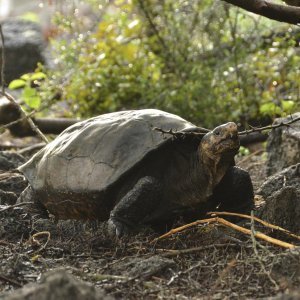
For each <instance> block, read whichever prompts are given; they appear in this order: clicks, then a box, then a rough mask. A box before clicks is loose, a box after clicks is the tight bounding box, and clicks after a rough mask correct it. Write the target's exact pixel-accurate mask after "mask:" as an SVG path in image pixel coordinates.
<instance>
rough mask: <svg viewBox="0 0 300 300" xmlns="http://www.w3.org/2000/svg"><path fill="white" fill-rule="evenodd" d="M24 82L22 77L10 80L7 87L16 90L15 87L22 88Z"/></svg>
mask: <svg viewBox="0 0 300 300" xmlns="http://www.w3.org/2000/svg"><path fill="white" fill-rule="evenodd" d="M25 84H26V82H25V81H24V80H22V79H15V80H13V81H11V82H10V84H9V86H8V88H9V89H11V90H16V89H20V88H23V87H24V86H25Z"/></svg>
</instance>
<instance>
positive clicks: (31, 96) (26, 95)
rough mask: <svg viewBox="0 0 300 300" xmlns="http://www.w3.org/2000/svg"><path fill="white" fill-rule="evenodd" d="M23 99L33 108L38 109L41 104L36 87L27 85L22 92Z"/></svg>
mask: <svg viewBox="0 0 300 300" xmlns="http://www.w3.org/2000/svg"><path fill="white" fill-rule="evenodd" d="M22 99H23V100H24V102H25V103H26V104H27V105H28V106H29V107H30V108H33V109H38V108H39V107H40V105H41V98H40V97H39V95H38V94H37V92H36V90H35V89H34V88H31V87H29V86H26V87H25V88H24V90H23V93H22Z"/></svg>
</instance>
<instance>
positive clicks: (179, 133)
mask: <svg viewBox="0 0 300 300" xmlns="http://www.w3.org/2000/svg"><path fill="white" fill-rule="evenodd" d="M297 121H300V117H299V118H295V119H291V120H290V121H288V122H280V123H278V124H272V125H268V126H264V127H252V128H251V129H249V130H244V131H240V132H239V133H238V135H248V134H250V133H254V132H259V133H261V132H262V131H265V130H270V129H271V130H272V129H275V128H278V127H283V126H286V127H289V126H290V125H291V124H293V123H295V122H297ZM153 130H156V131H159V132H161V133H162V134H170V135H173V136H174V137H175V138H182V137H187V136H191V137H193V136H194V137H202V136H204V135H205V134H206V133H208V132H209V131H210V130H209V129H206V128H200V127H199V131H202V132H195V131H175V130H173V129H169V130H165V129H162V128H158V127H153ZM206 130H207V131H206Z"/></svg>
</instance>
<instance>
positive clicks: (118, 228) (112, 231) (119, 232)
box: [107, 218, 129, 238]
mask: <svg viewBox="0 0 300 300" xmlns="http://www.w3.org/2000/svg"><path fill="white" fill-rule="evenodd" d="M107 225H108V234H109V235H110V236H111V237H117V238H121V237H122V236H124V235H127V234H128V233H129V228H128V227H127V226H126V225H125V224H124V223H123V222H121V221H119V220H116V219H115V218H113V219H112V218H110V219H109V220H108V224H107Z"/></svg>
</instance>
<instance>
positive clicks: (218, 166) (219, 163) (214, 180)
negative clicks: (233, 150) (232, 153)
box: [198, 151, 233, 188]
mask: <svg viewBox="0 0 300 300" xmlns="http://www.w3.org/2000/svg"><path fill="white" fill-rule="evenodd" d="M198 153H200V154H199V155H198V161H199V167H200V168H201V167H202V169H203V170H204V173H205V174H207V176H208V182H209V184H210V185H211V186H212V188H214V187H215V186H216V185H217V184H218V183H219V182H220V181H221V179H222V178H223V176H224V175H225V173H226V171H227V169H228V167H229V166H231V165H232V164H233V158H232V159H228V158H227V157H222V156H215V157H211V156H209V155H207V154H206V153H205V152H204V151H198Z"/></svg>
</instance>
